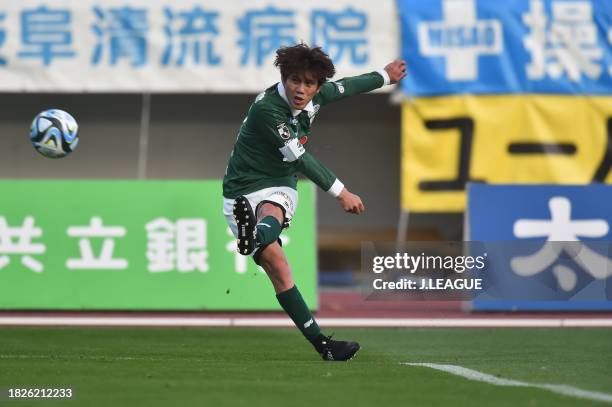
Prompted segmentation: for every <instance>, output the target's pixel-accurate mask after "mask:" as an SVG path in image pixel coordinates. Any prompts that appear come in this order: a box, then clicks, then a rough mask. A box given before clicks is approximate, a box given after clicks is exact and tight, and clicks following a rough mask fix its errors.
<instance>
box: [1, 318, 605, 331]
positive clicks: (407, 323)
mask: <svg viewBox="0 0 612 407" xmlns="http://www.w3.org/2000/svg"><path fill="white" fill-rule="evenodd" d="M318 323H319V325H321V326H326V327H367V328H376V327H379V328H385V327H395V328H496V327H498V328H562V327H612V318H319V319H318ZM2 325H4V326H128V327H129V326H160V327H163V326H169V327H172V326H194V327H198V326H199V327H232V326H237V327H291V326H293V322H292V321H291V320H290V319H289V318H287V317H266V318H256V317H166V316H156V317H140V316H84V317H81V316H45V315H38V316H9V317H0V326H2Z"/></svg>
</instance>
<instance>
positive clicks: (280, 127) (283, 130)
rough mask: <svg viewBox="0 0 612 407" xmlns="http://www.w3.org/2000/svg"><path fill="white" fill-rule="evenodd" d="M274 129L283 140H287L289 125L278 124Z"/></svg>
mask: <svg viewBox="0 0 612 407" xmlns="http://www.w3.org/2000/svg"><path fill="white" fill-rule="evenodd" d="M276 129H277V130H278V134H279V135H280V136H281V138H282V139H283V140H289V138H290V137H291V132H290V131H289V127H287V123H281V124H279V125H278V126H277V127H276Z"/></svg>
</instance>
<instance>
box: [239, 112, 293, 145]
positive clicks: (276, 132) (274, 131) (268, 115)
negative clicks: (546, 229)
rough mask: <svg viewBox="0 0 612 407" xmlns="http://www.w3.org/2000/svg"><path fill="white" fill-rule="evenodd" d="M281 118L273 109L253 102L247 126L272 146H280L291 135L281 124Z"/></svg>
mask: <svg viewBox="0 0 612 407" xmlns="http://www.w3.org/2000/svg"><path fill="white" fill-rule="evenodd" d="M282 123H283V118H282V117H281V116H280V115H279V114H278V113H276V112H275V111H274V110H273V109H270V108H269V107H267V106H265V105H263V104H260V103H258V102H255V103H254V104H253V105H252V106H251V109H250V110H249V116H248V118H247V126H249V127H250V128H251V129H252V130H253V131H254V133H256V134H257V135H258V137H259V138H260V139H262V140H263V141H264V142H268V143H271V144H272V145H273V146H274V147H276V148H280V147H282V146H284V145H285V141H286V140H288V139H289V138H290V137H291V134H290V133H288V131H289V129H288V128H287V127H286V126H282Z"/></svg>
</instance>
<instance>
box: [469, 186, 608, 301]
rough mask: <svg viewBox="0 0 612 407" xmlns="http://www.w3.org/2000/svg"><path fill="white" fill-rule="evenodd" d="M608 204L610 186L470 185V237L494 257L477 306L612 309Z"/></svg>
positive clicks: (477, 298) (476, 298) (476, 299)
mask: <svg viewBox="0 0 612 407" xmlns="http://www.w3.org/2000/svg"><path fill="white" fill-rule="evenodd" d="M610 202H612V187H611V186H607V185H585V186H558V185H487V184H470V185H469V187H468V208H467V222H466V240H471V241H480V242H484V244H485V246H487V243H486V242H492V243H491V244H489V245H488V247H487V249H488V252H489V259H495V262H496V264H495V265H493V266H492V267H491V268H490V272H491V273H493V274H494V275H489V276H487V277H488V283H489V287H488V288H487V292H486V293H485V294H482V295H478V296H475V297H474V299H473V302H472V303H473V307H474V309H475V310H481V311H520V310H538V311H544V310H574V311H577V310H582V311H584V310H612V250H611V246H610V241H611V240H612V231H611V229H610V225H611V224H612V207H611V206H610V204H609V203H610ZM500 241H505V242H507V243H506V244H500ZM537 242H540V243H539V244H537V247H534V243H537ZM537 298H540V299H541V300H534V299H537ZM521 299H524V300H521Z"/></svg>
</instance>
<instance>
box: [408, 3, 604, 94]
mask: <svg viewBox="0 0 612 407" xmlns="http://www.w3.org/2000/svg"><path fill="white" fill-rule="evenodd" d="M398 7H399V13H400V18H401V36H402V57H403V58H404V59H406V61H407V62H408V67H409V71H410V73H409V75H408V76H407V77H406V79H405V80H404V81H403V83H402V87H403V89H404V90H405V91H406V92H407V93H408V94H410V95H415V96H430V95H445V94H455V93H475V94H487V93H561V94H568V93H569V94H574V93H584V94H593V95H603V94H608V95H609V94H611V93H612V7H610V0H577V1H566V0H504V1H487V0H434V1H421V0H400V1H398Z"/></svg>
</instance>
